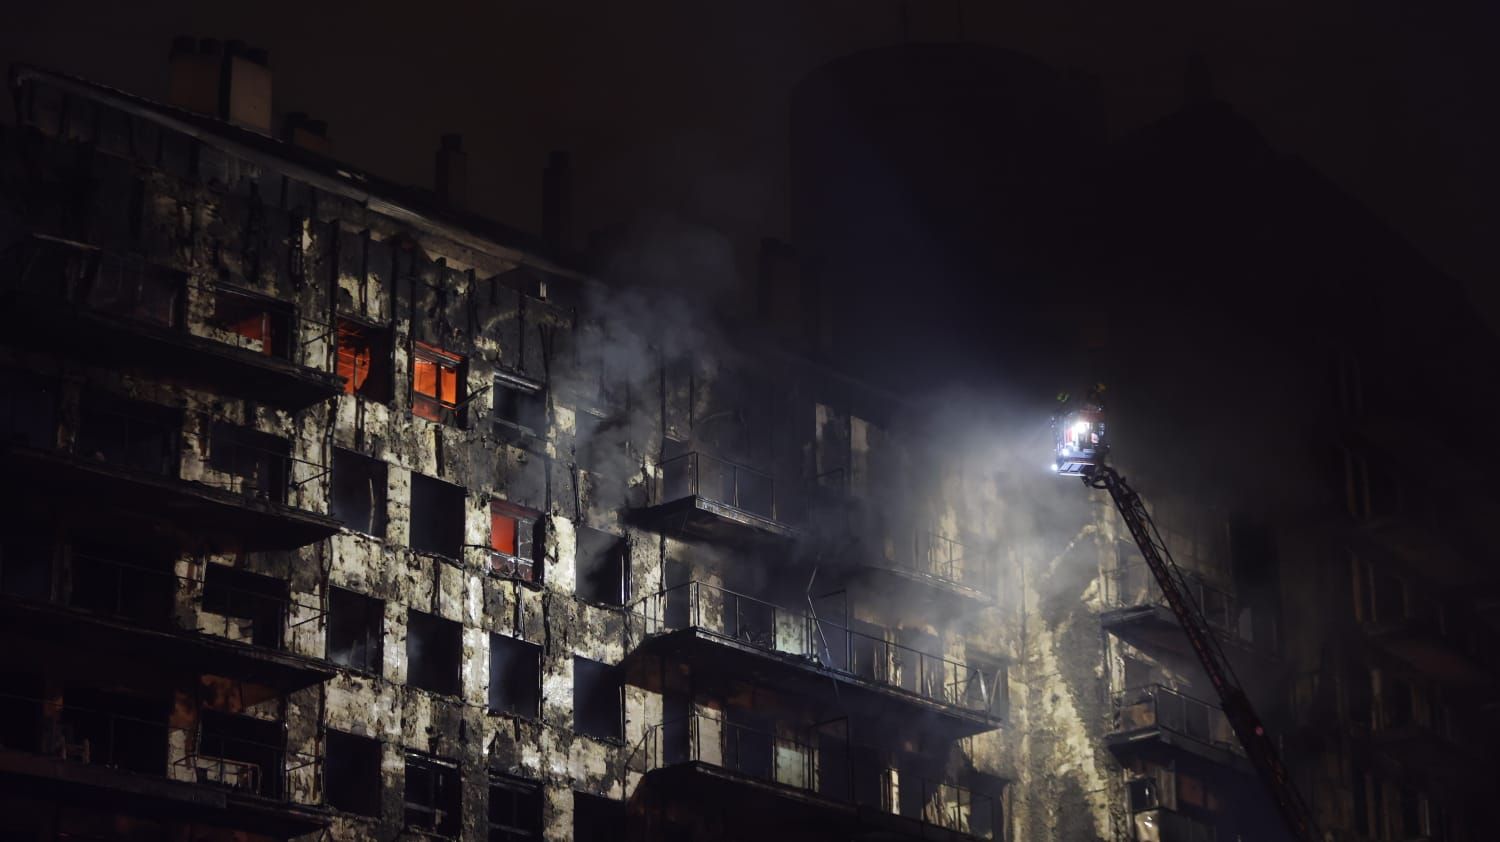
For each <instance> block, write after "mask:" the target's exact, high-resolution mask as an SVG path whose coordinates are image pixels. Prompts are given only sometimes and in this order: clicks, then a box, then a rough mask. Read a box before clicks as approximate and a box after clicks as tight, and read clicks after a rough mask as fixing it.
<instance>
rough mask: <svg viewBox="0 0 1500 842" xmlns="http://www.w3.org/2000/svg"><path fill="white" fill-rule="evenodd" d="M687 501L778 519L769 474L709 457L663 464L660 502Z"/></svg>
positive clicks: (696, 456) (694, 456)
mask: <svg viewBox="0 0 1500 842" xmlns="http://www.w3.org/2000/svg"><path fill="white" fill-rule="evenodd" d="M684 497H701V498H703V499H705V500H711V501H713V502H715V503H721V504H723V505H726V506H733V507H734V508H736V509H739V510H741V511H744V512H749V513H750V514H752V515H757V516H759V517H763V518H766V519H767V520H775V519H776V494H775V485H774V483H773V482H772V480H771V476H770V475H769V474H767V473H764V472H762V471H757V470H755V469H754V468H748V467H746V466H744V465H738V464H735V463H733V462H730V461H728V460H725V459H720V458H718V457H717V456H710V455H708V454H707V453H698V452H696V451H694V452H691V453H684V454H682V455H681V456H677V457H674V458H672V459H668V460H667V461H665V462H663V463H662V465H661V499H660V500H659V501H658V502H661V503H670V502H672V501H673V500H681V499H682V498H684Z"/></svg>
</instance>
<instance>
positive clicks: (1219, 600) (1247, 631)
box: [1104, 563, 1276, 650]
mask: <svg viewBox="0 0 1500 842" xmlns="http://www.w3.org/2000/svg"><path fill="white" fill-rule="evenodd" d="M1183 579H1184V580H1185V581H1186V582H1187V586H1188V596H1189V597H1191V598H1192V599H1193V601H1194V602H1195V603H1196V604H1197V605H1198V608H1199V610H1201V611H1202V612H1203V619H1205V620H1207V621H1208V624H1209V626H1211V627H1212V628H1213V629H1214V630H1215V631H1217V632H1219V633H1220V634H1222V635H1224V636H1225V637H1228V638H1230V639H1233V640H1237V641H1240V642H1241V643H1244V644H1247V645H1256V646H1258V647H1260V648H1263V649H1268V650H1274V649H1275V647H1276V641H1274V640H1264V641H1257V640H1256V639H1255V626H1256V623H1255V618H1254V614H1253V612H1252V611H1251V608H1250V606H1248V605H1245V604H1243V603H1241V602H1240V601H1239V600H1238V599H1237V598H1236V597H1235V595H1234V594H1232V593H1230V592H1229V591H1226V590H1223V589H1222V588H1217V587H1214V586H1213V585H1210V584H1208V583H1207V582H1205V581H1203V579H1201V578H1199V577H1198V576H1195V575H1193V574H1191V573H1184V574H1183ZM1104 601H1105V604H1106V605H1109V606H1111V607H1113V608H1132V607H1136V606H1142V605H1159V606H1166V604H1167V600H1166V597H1164V596H1163V595H1162V592H1161V587H1160V586H1159V585H1157V583H1156V577H1155V576H1153V575H1152V573H1151V569H1150V568H1149V567H1147V566H1146V565H1145V564H1144V563H1139V564H1127V565H1124V566H1121V567H1118V568H1115V569H1114V570H1110V571H1108V572H1107V573H1106V574H1105V575H1104Z"/></svg>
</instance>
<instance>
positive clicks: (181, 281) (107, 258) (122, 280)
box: [78, 251, 188, 330]
mask: <svg viewBox="0 0 1500 842" xmlns="http://www.w3.org/2000/svg"><path fill="white" fill-rule="evenodd" d="M110 280H113V286H114V290H113V295H110V292H111V291H110V290H106V289H105V284H106V283H107V282H108V281H110ZM187 288H188V278H187V275H186V274H184V273H182V272H178V271H176V270H173V269H168V268H166V267H164V266H158V265H156V264H154V263H151V262H149V261H146V260H143V259H140V258H137V257H128V256H122V255H116V254H111V253H109V252H103V251H101V252H98V253H96V254H95V255H94V256H93V260H92V261H91V262H90V266H89V267H88V270H87V273H86V275H85V277H84V278H83V281H82V283H81V284H80V285H79V289H78V300H79V302H80V303H81V304H82V305H83V306H84V307H86V308H88V309H90V310H93V311H95V312H98V313H105V314H108V315H109V316H111V317H114V318H120V319H125V320H127V321H133V322H140V323H144V324H150V325H155V326H157V327H162V328H166V329H169V330H179V329H181V327H182V324H183V313H184V312H185V310H186V309H187V307H186V302H187ZM153 296H154V297H158V298H164V299H165V302H164V304H163V306H160V307H150V306H147V305H146V302H147V301H148V300H149V299H151V298H152V297H153ZM101 298H102V299H103V300H100V299H101Z"/></svg>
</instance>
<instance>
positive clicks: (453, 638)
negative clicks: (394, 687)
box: [406, 611, 463, 696]
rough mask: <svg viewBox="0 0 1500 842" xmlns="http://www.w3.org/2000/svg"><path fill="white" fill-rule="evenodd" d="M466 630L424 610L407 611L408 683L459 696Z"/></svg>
mask: <svg viewBox="0 0 1500 842" xmlns="http://www.w3.org/2000/svg"><path fill="white" fill-rule="evenodd" d="M462 655H463V629H462V627H461V626H459V624H458V623H455V622H453V621H452V620H445V619H443V618H442V617H438V616H436V615H433V614H425V613H423V612H421V611H408V612H406V663H407V676H406V682H407V683H408V684H410V685H412V686H413V687H420V688H422V689H423V690H430V691H432V692H434V693H441V694H443V695H445V696H457V695H458V691H459V686H460V682H461V680H462V676H460V675H459V661H460V660H461V659H462Z"/></svg>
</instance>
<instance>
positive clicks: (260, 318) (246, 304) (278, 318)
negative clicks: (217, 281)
mask: <svg viewBox="0 0 1500 842" xmlns="http://www.w3.org/2000/svg"><path fill="white" fill-rule="evenodd" d="M211 323H212V324H213V326H214V327H217V328H218V329H220V330H222V331H224V332H225V333H226V334H228V335H229V337H228V338H229V340H230V341H231V342H233V343H234V344H236V345H238V346H239V347H241V348H246V349H248V350H251V351H255V352H256V353H260V354H265V355H266V356H268V357H279V358H281V359H290V358H291V346H292V309H291V307H290V306H289V305H287V304H285V303H283V302H280V301H271V300H269V299H265V298H261V297H259V296H254V295H248V294H246V293H243V292H237V291H234V290H228V289H223V288H220V289H218V290H216V291H215V293H214V312H213V316H212V317H211Z"/></svg>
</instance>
